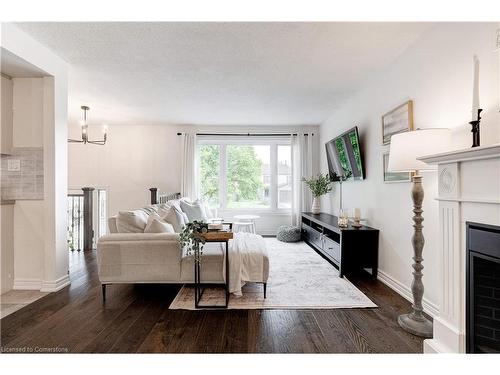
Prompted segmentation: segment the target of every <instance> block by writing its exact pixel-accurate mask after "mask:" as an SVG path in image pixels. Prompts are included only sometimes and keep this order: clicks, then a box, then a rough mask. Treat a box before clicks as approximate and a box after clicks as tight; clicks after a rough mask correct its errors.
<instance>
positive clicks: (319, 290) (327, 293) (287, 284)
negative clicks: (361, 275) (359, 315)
mask: <svg viewBox="0 0 500 375" xmlns="http://www.w3.org/2000/svg"><path fill="white" fill-rule="evenodd" d="M266 243H267V246H268V253H269V269H270V271H269V280H268V283H267V298H266V299H264V293H263V286H262V284H257V283H248V284H247V285H245V286H244V287H243V296H242V297H240V298H237V297H235V296H234V295H231V298H230V300H229V309H340V308H355V307H357V308H359V307H377V305H375V304H374V303H373V302H372V301H370V299H369V298H368V297H367V296H365V295H364V294H363V293H362V292H361V291H360V290H359V289H357V288H356V287H355V286H354V285H353V284H351V283H350V282H349V280H347V279H346V278H345V277H344V278H340V277H339V274H338V271H337V269H336V268H335V267H333V266H332V265H331V264H330V263H328V262H327V261H326V260H324V259H323V258H322V257H321V256H320V255H318V254H317V253H316V252H315V251H314V250H313V249H311V248H310V247H309V246H308V245H307V244H305V243H304V242H296V243H283V242H279V241H278V240H276V239H275V238H266ZM201 303H203V304H210V305H212V304H217V305H219V304H221V305H222V304H224V291H223V289H206V290H205V292H204V294H203V298H202V302H201ZM170 309H185V310H194V288H193V287H192V286H184V287H182V289H181V290H180V291H179V293H178V294H177V296H176V297H175V299H174V301H173V302H172V304H171V305H170Z"/></svg>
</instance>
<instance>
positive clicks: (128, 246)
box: [97, 233, 182, 283]
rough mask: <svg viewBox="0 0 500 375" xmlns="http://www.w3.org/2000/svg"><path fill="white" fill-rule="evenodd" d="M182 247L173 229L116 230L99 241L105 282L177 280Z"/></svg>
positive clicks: (99, 256)
mask: <svg viewBox="0 0 500 375" xmlns="http://www.w3.org/2000/svg"><path fill="white" fill-rule="evenodd" d="M181 256H182V250H181V246H180V243H179V235H178V234H172V233H113V234H108V235H105V236H102V237H100V238H99V240H98V242H97V267H98V273H99V280H100V281H101V282H102V283H117V282H118V283H119V282H131V283H134V282H176V281H178V280H179V278H180V264H181Z"/></svg>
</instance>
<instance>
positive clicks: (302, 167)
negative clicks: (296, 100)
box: [292, 133, 318, 225]
mask: <svg viewBox="0 0 500 375" xmlns="http://www.w3.org/2000/svg"><path fill="white" fill-rule="evenodd" d="M317 155H318V147H317V146H316V142H315V136H314V135H312V134H308V135H305V134H304V133H297V135H292V179H293V199H292V225H299V224H300V219H301V213H302V212H303V211H309V210H310V209H311V203H312V194H311V191H310V190H309V188H308V187H307V185H306V184H304V182H302V178H303V177H306V178H310V177H312V176H315V175H316V174H317Z"/></svg>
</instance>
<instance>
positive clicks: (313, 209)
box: [311, 197, 321, 214]
mask: <svg viewBox="0 0 500 375" xmlns="http://www.w3.org/2000/svg"><path fill="white" fill-rule="evenodd" d="M320 211H321V205H320V203H319V198H318V197H314V198H313V204H312V206H311V212H312V213H313V214H319V212H320Z"/></svg>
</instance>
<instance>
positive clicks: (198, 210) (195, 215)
mask: <svg viewBox="0 0 500 375" xmlns="http://www.w3.org/2000/svg"><path fill="white" fill-rule="evenodd" d="M180 205H181V209H182V211H183V212H184V213H185V214H186V215H187V217H188V219H189V221H191V222H192V221H195V220H197V221H207V216H206V214H205V209H204V207H203V204H202V202H200V201H199V200H196V201H194V202H192V203H190V202H187V201H184V200H181V201H180Z"/></svg>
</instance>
